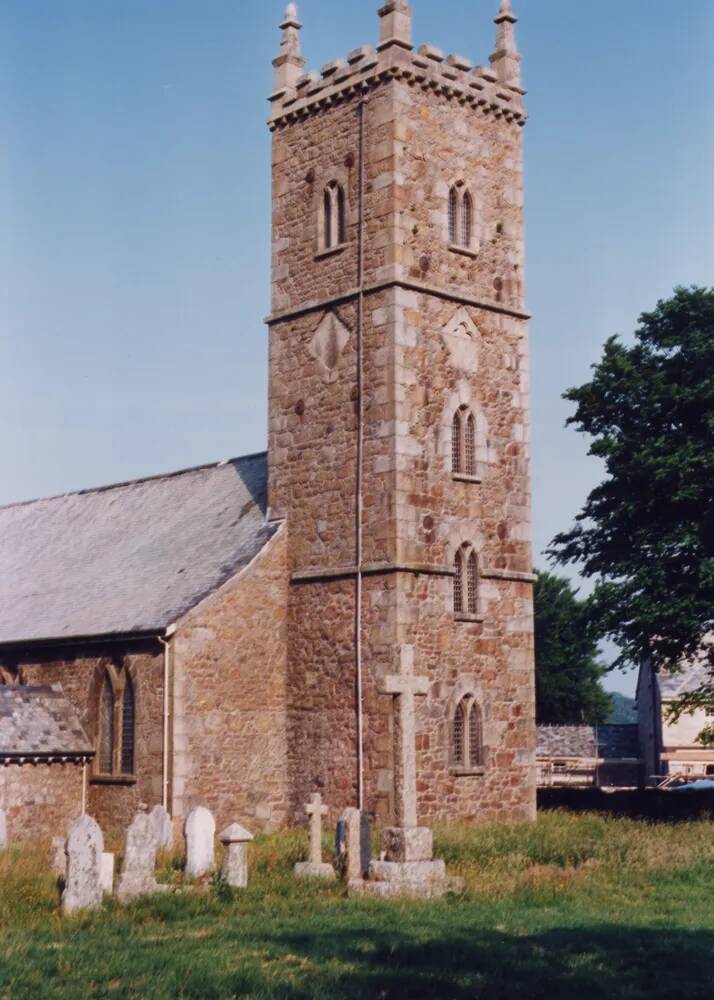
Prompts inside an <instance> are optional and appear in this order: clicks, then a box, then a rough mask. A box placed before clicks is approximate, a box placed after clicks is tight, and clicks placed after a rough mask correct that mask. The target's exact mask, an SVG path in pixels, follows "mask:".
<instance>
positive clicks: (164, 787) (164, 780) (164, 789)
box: [156, 625, 176, 812]
mask: <svg viewBox="0 0 714 1000" xmlns="http://www.w3.org/2000/svg"><path fill="white" fill-rule="evenodd" d="M175 631H176V626H175V625H170V626H169V628H167V629H166V635H167V637H168V638H166V639H164V637H163V636H161V635H157V637H156V638H157V639H158V640H159V642H160V643H161V645H162V646H163V647H164V721H163V749H162V774H161V805H162V806H163V807H164V809H165V810H166V812H168V811H169V721H170V715H169V713H170V702H169V677H170V666H171V637H172V635H173V634H174V632H175Z"/></svg>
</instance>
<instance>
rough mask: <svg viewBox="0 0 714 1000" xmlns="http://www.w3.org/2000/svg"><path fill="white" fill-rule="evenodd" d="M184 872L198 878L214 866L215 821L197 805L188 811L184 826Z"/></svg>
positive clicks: (208, 812)
mask: <svg viewBox="0 0 714 1000" xmlns="http://www.w3.org/2000/svg"><path fill="white" fill-rule="evenodd" d="M185 835H186V874H187V875H188V876H189V877H190V878H200V877H201V876H202V875H207V874H208V873H209V872H211V871H213V870H214V868H215V867H216V848H215V836H216V821H215V820H214V818H213V816H212V815H211V813H210V811H209V810H208V809H206V808H204V807H203V806H198V807H197V808H196V809H194V810H192V812H190V813H189V815H188V817H187V819H186V826H185Z"/></svg>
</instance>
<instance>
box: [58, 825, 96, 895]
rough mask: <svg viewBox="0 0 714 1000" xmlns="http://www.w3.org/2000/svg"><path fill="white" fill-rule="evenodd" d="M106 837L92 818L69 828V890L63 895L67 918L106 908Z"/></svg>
mask: <svg viewBox="0 0 714 1000" xmlns="http://www.w3.org/2000/svg"><path fill="white" fill-rule="evenodd" d="M103 851H104V837H103V836H102V831H101V830H100V829H99V826H98V825H97V824H96V823H95V821H94V820H93V819H92V817H91V816H82V817H81V818H80V819H77V820H75V821H74V823H73V824H72V826H71V827H70V828H69V834H68V836H67V844H66V847H65V852H66V854H67V886H66V888H65V890H64V892H63V893H62V910H63V911H64V913H66V914H72V913H76V912H78V911H80V910H96V909H97V908H98V907H100V906H101V905H102V853H103Z"/></svg>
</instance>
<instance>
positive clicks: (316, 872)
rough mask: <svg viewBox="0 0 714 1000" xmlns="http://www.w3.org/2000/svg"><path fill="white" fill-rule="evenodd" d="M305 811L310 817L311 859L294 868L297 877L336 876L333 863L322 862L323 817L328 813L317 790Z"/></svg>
mask: <svg viewBox="0 0 714 1000" xmlns="http://www.w3.org/2000/svg"><path fill="white" fill-rule="evenodd" d="M305 812H306V813H307V815H308V816H309V817H310V860H309V861H302V862H300V863H298V864H297V865H295V868H294V869H293V871H294V873H295V877H296V878H326V879H332V878H335V869H334V868H333V867H332V865H327V864H323V862H322V817H323V816H326V815H327V813H328V808H327V806H325V805H323V804H322V796H321V795H320V793H319V792H316V793H315V795H313V797H312V801H311V802H310V803H309V804H308V805H306V806H305Z"/></svg>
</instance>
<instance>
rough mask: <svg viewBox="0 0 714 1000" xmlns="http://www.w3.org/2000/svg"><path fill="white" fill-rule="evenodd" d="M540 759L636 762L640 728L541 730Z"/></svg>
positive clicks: (584, 727) (539, 727) (539, 728)
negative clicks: (561, 758) (560, 758)
mask: <svg viewBox="0 0 714 1000" xmlns="http://www.w3.org/2000/svg"><path fill="white" fill-rule="evenodd" d="M538 756H539V757H574V758H587V759H589V760H595V759H598V758H599V759H603V760H622V759H632V760H636V759H638V758H639V756H640V749H639V734H638V728H637V726H634V725H630V726H538Z"/></svg>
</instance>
